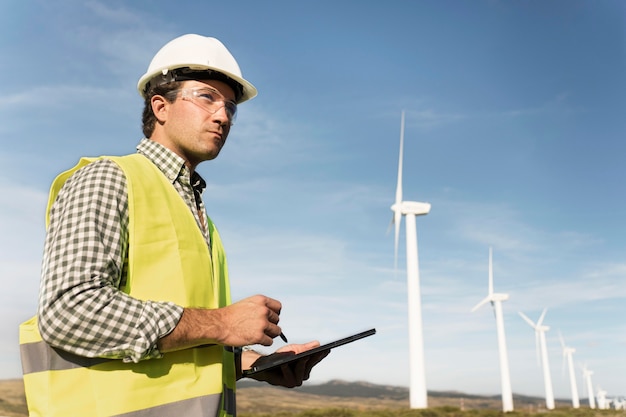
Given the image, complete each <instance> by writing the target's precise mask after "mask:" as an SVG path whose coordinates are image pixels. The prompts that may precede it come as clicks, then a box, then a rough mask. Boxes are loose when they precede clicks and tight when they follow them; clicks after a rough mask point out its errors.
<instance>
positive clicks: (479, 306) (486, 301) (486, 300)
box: [472, 296, 491, 313]
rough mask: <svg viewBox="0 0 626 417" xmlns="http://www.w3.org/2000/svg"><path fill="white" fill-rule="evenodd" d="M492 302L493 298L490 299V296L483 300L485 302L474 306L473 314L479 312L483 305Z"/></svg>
mask: <svg viewBox="0 0 626 417" xmlns="http://www.w3.org/2000/svg"><path fill="white" fill-rule="evenodd" d="M490 301H491V297H489V296H487V297H485V298H483V300H482V301H481V302H480V303H478V304H476V305H475V306H474V308H472V313H473V312H474V311H476V310H478V309H479V308H481V307H482V306H483V305H485V304H487V303H488V302H490Z"/></svg>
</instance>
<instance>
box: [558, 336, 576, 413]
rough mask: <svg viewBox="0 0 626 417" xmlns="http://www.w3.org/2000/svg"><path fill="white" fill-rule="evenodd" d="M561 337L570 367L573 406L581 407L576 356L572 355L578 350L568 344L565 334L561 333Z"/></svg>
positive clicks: (564, 353)
mask: <svg viewBox="0 0 626 417" xmlns="http://www.w3.org/2000/svg"><path fill="white" fill-rule="evenodd" d="M559 339H561V348H562V349H563V359H567V366H568V369H569V382H570V388H571V390H572V408H579V407H580V401H579V399H578V385H577V384H576V374H575V373H574V358H573V356H572V355H573V354H574V352H576V349H574V348H572V347H569V346H566V345H565V341H563V336H561V335H560V334H559Z"/></svg>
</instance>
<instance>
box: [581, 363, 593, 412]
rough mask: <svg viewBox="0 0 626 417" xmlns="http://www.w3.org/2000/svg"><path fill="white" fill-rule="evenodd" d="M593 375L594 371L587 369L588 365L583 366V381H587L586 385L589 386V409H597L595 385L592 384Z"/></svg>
mask: <svg viewBox="0 0 626 417" xmlns="http://www.w3.org/2000/svg"><path fill="white" fill-rule="evenodd" d="M591 375H593V371H590V370H589V369H588V368H587V365H583V379H584V380H585V384H586V386H587V395H588V396H589V408H591V409H594V408H596V399H595V397H594V394H593V384H592V383H591Z"/></svg>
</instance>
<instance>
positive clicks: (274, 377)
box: [241, 341, 330, 388]
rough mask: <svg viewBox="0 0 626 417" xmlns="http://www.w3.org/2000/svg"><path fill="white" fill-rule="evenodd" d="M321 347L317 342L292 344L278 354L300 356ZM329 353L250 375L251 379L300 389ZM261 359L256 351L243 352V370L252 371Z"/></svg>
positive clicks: (326, 351)
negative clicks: (287, 353) (286, 353)
mask: <svg viewBox="0 0 626 417" xmlns="http://www.w3.org/2000/svg"><path fill="white" fill-rule="evenodd" d="M319 345H320V343H319V342H317V341H313V342H309V343H304V344H300V345H296V344H291V345H286V346H283V347H281V348H280V349H278V350H277V351H276V353H281V352H293V353H295V354H298V353H301V352H305V351H307V350H310V349H313V348H316V347H318V346H319ZM329 353H330V350H324V351H321V352H318V353H316V354H314V355H311V356H305V357H303V358H302V359H299V360H297V361H293V362H290V363H287V364H284V365H282V366H280V367H276V368H273V369H269V370H267V371H263V372H259V373H256V374H253V375H250V378H253V379H256V380H257V381H265V382H267V383H269V384H271V385H280V386H283V387H287V388H293V387H299V386H300V385H302V382H303V381H306V380H307V379H309V377H310V375H311V370H312V369H313V367H314V366H315V365H317V364H318V363H319V362H320V361H321V360H322V359H324V358H325V357H326V356H327V355H328V354H329ZM260 357H261V355H260V354H259V353H257V352H254V351H245V352H243V353H242V355H241V367H242V369H243V370H246V369H250V368H251V366H252V364H253V363H254V362H255V361H256V360H257V359H259V358H260Z"/></svg>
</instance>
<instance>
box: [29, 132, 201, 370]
mask: <svg viewBox="0 0 626 417" xmlns="http://www.w3.org/2000/svg"><path fill="white" fill-rule="evenodd" d="M137 151H138V152H139V153H142V154H144V155H145V156H147V157H148V158H149V159H150V160H151V161H152V162H153V163H154V164H155V165H156V166H157V167H159V169H160V170H161V171H162V172H163V173H164V174H165V176H166V177H167V178H168V179H169V180H170V181H171V182H172V184H173V185H174V187H175V188H176V190H177V191H178V193H179V194H180V196H181V197H182V198H183V200H184V201H185V203H186V204H187V205H188V206H189V208H190V210H191V211H192V212H193V214H194V216H195V218H196V221H197V223H198V227H199V228H200V229H201V230H202V231H203V232H204V236H205V238H206V240H207V244H210V242H209V237H208V231H207V230H206V228H205V227H204V225H205V224H206V218H204V216H205V214H204V213H205V210H204V205H203V203H202V199H201V198H200V193H201V192H202V191H203V190H204V188H205V187H206V183H205V182H204V180H203V179H202V178H201V177H200V175H198V174H197V173H194V174H193V175H192V176H191V177H190V172H189V169H188V168H187V167H186V165H185V164H184V160H183V159H182V158H181V157H179V156H178V155H176V154H175V153H174V152H172V151H170V150H168V149H167V148H165V147H163V146H161V145H160V144H158V143H156V142H153V141H151V140H149V139H143V140H142V141H141V142H140V143H139V145H138V146H137ZM192 184H193V185H192ZM199 213H202V214H201V215H202V216H203V217H202V218H201V217H200V214H199ZM128 220H129V219H128V196H127V192H126V178H125V176H124V173H123V171H122V170H121V168H120V167H119V166H118V165H116V164H115V163H114V162H112V161H110V160H107V159H101V160H98V161H96V162H93V163H91V164H89V165H87V166H86V167H84V168H82V169H80V170H79V171H77V172H76V173H75V174H74V175H73V176H72V177H71V178H70V179H68V181H67V182H66V183H65V185H64V186H63V188H62V190H61V192H60V193H59V195H58V196H57V199H56V201H55V203H54V205H53V206H52V209H51V211H50V223H49V227H48V230H47V235H46V242H45V248H44V259H43V266H42V280H41V288H40V296H39V311H38V316H39V329H40V332H41V334H42V337H43V339H44V340H45V341H46V342H48V343H49V344H50V345H52V346H54V347H58V348H60V349H63V350H65V351H69V352H71V353H74V354H77V355H80V356H86V357H105V358H115V359H123V360H124V361H125V362H131V361H132V362H137V361H140V360H143V359H149V358H155V357H160V356H161V353H160V352H159V351H158V349H157V347H156V344H157V341H158V339H159V338H161V337H163V336H165V335H167V334H168V333H170V332H171V331H172V330H173V329H174V327H176V324H177V323H178V321H179V320H180V317H181V315H182V311H183V308H182V307H180V306H177V305H175V304H173V303H169V302H159V301H141V300H137V299H135V298H132V297H130V296H129V295H127V294H125V293H123V292H121V291H119V288H120V286H122V285H124V280H125V277H126V270H127V266H128Z"/></svg>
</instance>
